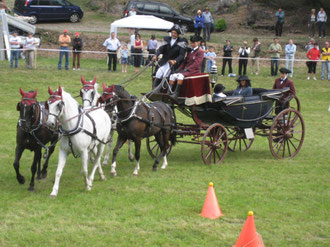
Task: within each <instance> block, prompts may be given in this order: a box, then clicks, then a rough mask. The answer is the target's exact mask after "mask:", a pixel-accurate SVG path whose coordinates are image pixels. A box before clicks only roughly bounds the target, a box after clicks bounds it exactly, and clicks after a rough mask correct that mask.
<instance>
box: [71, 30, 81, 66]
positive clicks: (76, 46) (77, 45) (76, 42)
mask: <svg viewBox="0 0 330 247" xmlns="http://www.w3.org/2000/svg"><path fill="white" fill-rule="evenodd" d="M74 35H75V37H74V39H73V40H72V54H73V64H72V69H73V70H76V60H77V70H80V55H81V51H82V47H83V41H82V39H81V38H80V34H79V33H78V32H76V33H75V34H74Z"/></svg>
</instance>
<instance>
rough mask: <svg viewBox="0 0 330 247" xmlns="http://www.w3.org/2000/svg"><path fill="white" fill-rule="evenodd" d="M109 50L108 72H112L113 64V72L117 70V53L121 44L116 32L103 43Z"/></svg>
mask: <svg viewBox="0 0 330 247" xmlns="http://www.w3.org/2000/svg"><path fill="white" fill-rule="evenodd" d="M103 46H105V47H106V48H107V50H108V71H109V72H111V63H112V62H113V71H116V68H117V52H118V50H119V48H120V42H119V40H118V39H117V38H116V34H115V32H112V33H111V37H110V38H108V39H106V40H105V41H104V43H103Z"/></svg>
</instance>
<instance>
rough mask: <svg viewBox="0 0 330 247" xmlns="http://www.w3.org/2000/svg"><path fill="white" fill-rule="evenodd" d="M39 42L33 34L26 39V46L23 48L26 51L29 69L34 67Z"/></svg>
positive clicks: (29, 34)
mask: <svg viewBox="0 0 330 247" xmlns="http://www.w3.org/2000/svg"><path fill="white" fill-rule="evenodd" d="M37 44H38V41H37V40H36V38H35V37H33V33H31V32H29V33H28V36H27V37H26V39H25V44H24V46H23V48H24V51H25V62H26V67H27V68H28V69H32V68H33V65H34V56H35V49H36V45H37Z"/></svg>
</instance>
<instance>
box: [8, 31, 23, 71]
mask: <svg viewBox="0 0 330 247" xmlns="http://www.w3.org/2000/svg"><path fill="white" fill-rule="evenodd" d="M9 43H10V68H13V66H14V64H13V63H14V60H15V68H17V67H18V58H19V54H20V53H21V51H20V50H19V48H20V47H21V38H20V37H18V32H17V31H14V32H13V36H12V37H10V39H9Z"/></svg>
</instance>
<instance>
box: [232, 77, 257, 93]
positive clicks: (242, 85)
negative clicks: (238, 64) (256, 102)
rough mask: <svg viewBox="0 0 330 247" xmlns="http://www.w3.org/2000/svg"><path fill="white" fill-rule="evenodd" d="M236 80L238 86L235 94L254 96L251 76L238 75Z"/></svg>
mask: <svg viewBox="0 0 330 247" xmlns="http://www.w3.org/2000/svg"><path fill="white" fill-rule="evenodd" d="M236 81H237V82H238V86H237V88H236V89H235V91H234V92H233V96H235V95H242V96H252V95H253V91H252V87H251V81H250V79H249V77H247V76H246V75H241V76H240V77H238V79H237V80H236Z"/></svg>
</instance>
